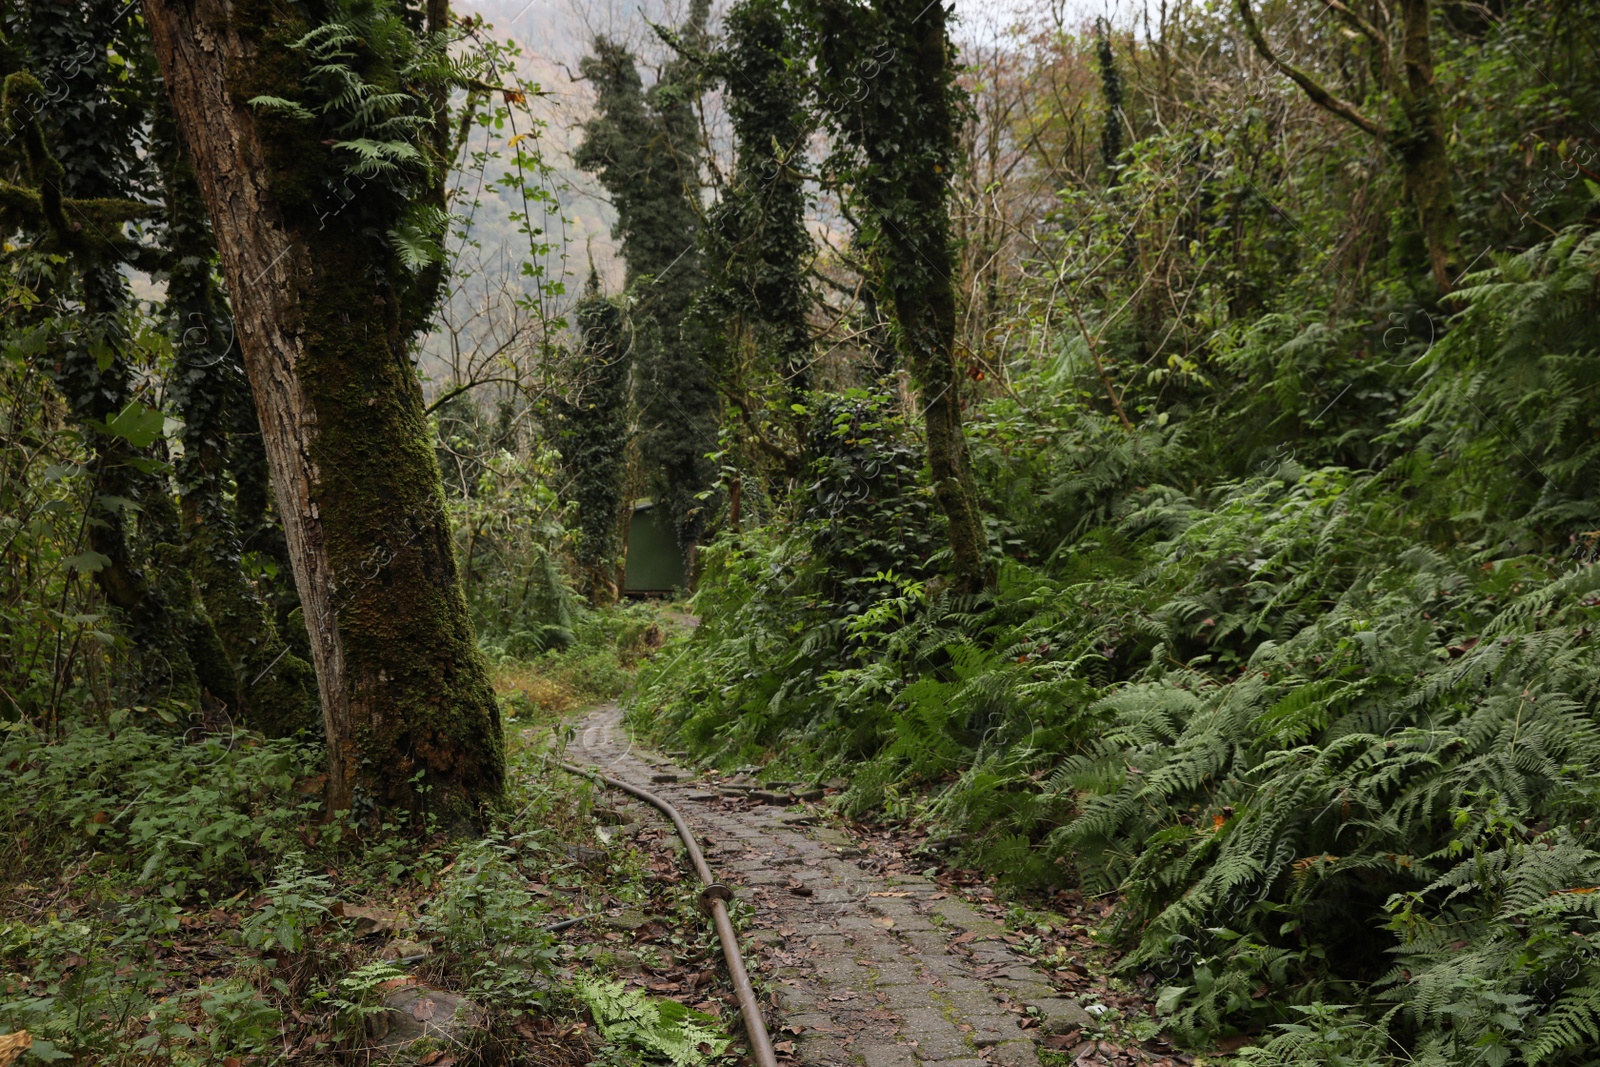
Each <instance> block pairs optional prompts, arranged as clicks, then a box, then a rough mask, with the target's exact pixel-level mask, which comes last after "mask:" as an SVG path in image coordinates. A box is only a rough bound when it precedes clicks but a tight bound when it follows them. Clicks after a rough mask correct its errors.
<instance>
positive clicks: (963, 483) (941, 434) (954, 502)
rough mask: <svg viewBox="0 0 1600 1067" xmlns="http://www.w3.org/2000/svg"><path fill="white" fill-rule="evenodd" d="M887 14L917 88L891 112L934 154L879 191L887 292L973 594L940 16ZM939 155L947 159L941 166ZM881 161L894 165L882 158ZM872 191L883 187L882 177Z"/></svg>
mask: <svg viewBox="0 0 1600 1067" xmlns="http://www.w3.org/2000/svg"><path fill="white" fill-rule="evenodd" d="M884 9H885V12H886V14H887V16H888V18H889V19H890V20H892V21H900V22H901V26H899V27H896V28H897V29H901V32H903V33H904V35H905V36H904V40H906V41H907V43H908V45H909V49H908V51H909V54H908V55H907V56H906V57H905V63H906V65H905V67H903V68H901V69H902V70H903V71H904V72H905V74H906V75H907V76H908V77H909V78H910V79H912V80H913V81H914V83H915V84H914V85H910V86H906V87H904V88H902V89H901V90H900V92H901V93H903V94H905V95H907V96H909V98H910V99H909V101H905V102H897V103H896V104H895V105H894V106H897V107H902V108H906V109H907V116H906V118H905V120H904V121H905V122H906V123H907V125H908V126H911V125H914V126H916V127H917V128H918V129H919V130H920V131H921V138H924V139H925V143H926V144H927V145H929V146H931V148H929V149H925V150H923V151H919V152H916V153H906V154H905V155H906V157H907V158H906V159H905V161H903V162H901V163H900V164H899V166H900V168H901V171H900V174H899V175H898V177H899V179H900V181H899V182H897V183H896V184H899V185H900V188H899V189H897V190H896V189H887V188H877V189H876V191H877V193H878V194H879V195H882V196H883V197H884V201H885V202H884V204H883V205H882V207H880V209H879V213H880V215H881V217H882V218H883V219H884V221H885V225H884V226H883V230H882V233H881V234H880V238H879V239H880V240H881V241H882V242H883V244H884V246H885V247H886V248H887V249H888V250H889V252H890V262H889V263H888V264H887V268H888V269H887V271H886V273H887V275H888V279H887V288H888V290H889V292H890V295H891V298H892V300H893V303H894V313H895V318H896V320H897V321H898V322H899V324H900V330H901V333H902V334H903V336H904V341H905V345H906V349H907V354H908V356H909V360H908V363H909V364H910V370H911V374H912V377H913V378H914V379H915V380H916V385H917V391H918V394H919V397H918V399H919V400H920V401H921V404H922V420H923V426H924V428H925V430H926V433H927V439H928V469H929V472H930V474H931V475H932V478H933V490H934V493H935V495H936V497H937V499H938V501H939V507H940V509H941V510H942V511H943V512H944V516H945V520H946V522H947V524H948V536H949V540H950V552H951V577H952V579H953V580H954V584H955V585H956V587H957V588H959V589H962V590H964V591H966V592H977V591H979V590H981V589H983V588H985V587H986V586H988V585H989V584H990V581H991V575H990V574H989V573H988V571H989V568H988V561H987V560H986V559H985V555H986V552H985V549H986V547H987V544H988V539H987V537H986V536H985V534H984V530H983V520H982V518H981V516H980V515H979V513H978V493H977V488H976V486H975V484H974V482H973V479H972V469H971V464H970V462H969V461H968V458H967V438H966V435H965V434H964V433H963V432H962V429H961V377H962V375H961V371H960V370H959V369H958V368H957V366H956V359H955V341H956V290H955V285H954V283H953V281H952V280H951V275H952V274H953V273H954V271H955V261H954V257H953V256H952V254H951V249H950V214H949V208H948V203H947V201H948V197H949V182H950V177H951V174H952V172H953V166H952V161H951V160H950V159H949V158H948V157H949V156H953V154H954V151H955V146H956V126H955V109H954V107H953V106H952V101H951V99H950V89H949V80H950V68H949V63H950V43H949V41H948V39H947V37H946V34H945V11H944V6H943V5H942V4H938V3H935V4H932V5H924V4H922V3H920V2H918V0H888V2H887V3H885V4H884ZM903 20H908V21H903ZM890 140H894V139H893V138H891V139H890ZM898 148H899V146H898V145H882V144H880V145H877V146H868V147H867V152H868V156H869V158H871V157H872V155H873V154H874V153H888V152H894V151H896V150H897V149H898ZM941 157H945V158H944V162H943V163H942V164H941V163H940V162H939V160H940V159H941ZM884 163H885V164H889V166H893V165H894V164H892V163H890V161H889V160H887V159H885V160H884ZM907 163H910V165H909V166H908V165H907ZM884 171H885V172H887V171H888V167H887V166H886V167H884ZM870 184H871V185H872V186H874V187H877V186H881V185H884V184H887V183H885V182H884V181H883V180H882V179H879V180H878V181H875V182H872V183H870ZM885 194H886V195H885ZM869 195H871V194H869ZM890 198H895V199H900V198H903V201H902V202H903V203H904V204H905V206H907V207H909V208H910V211H908V212H905V213H899V212H896V211H894V210H892V208H893V206H895V205H894V204H893V200H892V199H890ZM883 207H888V208H890V209H891V210H882V208H883ZM897 216H898V218H897Z"/></svg>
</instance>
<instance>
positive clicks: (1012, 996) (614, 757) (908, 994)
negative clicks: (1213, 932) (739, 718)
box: [567, 707, 1094, 1067]
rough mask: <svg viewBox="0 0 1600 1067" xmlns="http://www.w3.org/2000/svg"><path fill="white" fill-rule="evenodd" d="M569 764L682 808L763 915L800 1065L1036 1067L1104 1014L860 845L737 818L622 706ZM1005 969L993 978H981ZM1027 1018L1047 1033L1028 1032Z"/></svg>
mask: <svg viewBox="0 0 1600 1067" xmlns="http://www.w3.org/2000/svg"><path fill="white" fill-rule="evenodd" d="M567 756H568V759H570V760H571V761H572V762H573V763H576V764H579V765H588V764H594V765H598V766H599V767H600V768H601V769H602V770H603V771H604V772H605V773H607V774H610V775H612V776H614V777H617V778H621V779H623V780H624V781H628V782H632V783H634V784H636V785H641V786H644V787H645V788H647V789H651V790H653V791H655V792H657V793H658V794H659V795H660V796H662V797H663V798H664V799H666V800H668V801H670V802H671V803H672V804H674V805H675V806H676V807H677V808H678V810H679V811H681V812H682V813H683V816H684V818H685V819H687V820H688V822H689V825H690V827H691V828H692V829H693V830H694V832H695V835H696V837H697V838H698V839H699V841H700V844H701V847H702V848H703V849H704V850H705V854H706V860H707V862H709V863H710V865H711V869H712V873H713V874H715V875H716V876H717V877H718V878H721V879H722V880H723V881H724V882H726V883H727V884H728V885H730V886H733V887H735V893H736V895H737V896H738V897H739V899H741V900H744V901H746V902H748V903H749V904H750V905H751V906H752V907H753V909H754V911H755V921H754V923H753V924H752V925H751V927H750V929H749V930H748V931H747V936H748V937H749V938H750V939H751V940H754V941H759V942H761V943H763V944H764V945H770V946H773V948H772V950H771V951H767V952H765V953H763V954H762V958H761V959H759V960H758V959H754V958H747V959H746V964H747V965H748V966H749V967H750V969H751V972H752V977H754V978H755V980H756V983H757V985H758V987H761V986H763V985H764V987H765V988H766V989H767V990H769V991H770V992H771V993H772V994H774V996H775V999H776V1002H777V1006H778V1010H777V1011H775V1012H772V1011H769V1017H768V1020H767V1025H768V1027H769V1029H770V1030H771V1032H772V1038H773V1040H774V1041H775V1042H782V1041H786V1040H792V1041H793V1042H794V1062H796V1063H800V1064H807V1065H816V1067H914V1065H916V1064H918V1063H921V1062H926V1061H933V1062H936V1063H938V1064H940V1067H1038V1063H1039V1057H1038V1052H1037V1049H1036V1045H1035V1039H1042V1037H1043V1035H1045V1034H1048V1033H1066V1032H1070V1031H1072V1030H1076V1029H1083V1030H1091V1029H1093V1027H1094V1019H1093V1017H1092V1016H1090V1015H1089V1014H1088V1013H1087V1012H1085V1011H1084V1010H1083V1009H1082V1008H1081V1007H1079V1005H1078V1003H1077V1002H1076V1001H1073V1000H1069V999H1067V998H1065V997H1062V996H1060V995H1058V994H1057V993H1056V992H1055V991H1054V990H1053V989H1052V988H1051V987H1050V985H1049V984H1048V983H1047V982H1046V981H1045V980H1044V979H1043V977H1042V976H1040V975H1039V974H1038V972H1036V971H1035V970H1033V969H1032V968H1031V967H1029V966H1028V965H1027V962H1026V960H1025V959H1024V958H1023V957H1020V956H1018V955H1016V954H1014V953H1013V952H1012V951H1011V949H1010V948H1009V947H1008V946H1007V945H1006V944H1004V943H1003V942H1002V941H1001V940H1000V937H1001V935H1003V934H1004V933H1005V929H1004V928H1003V927H1002V926H1001V925H1000V924H999V923H996V922H994V921H993V920H991V919H988V918H986V917H985V916H984V915H982V914H981V913H980V912H978V911H976V910H975V909H974V908H972V907H971V906H970V905H969V904H967V903H966V902H965V901H962V900H959V899H956V898H954V897H951V896H949V895H948V894H946V893H943V892H941V891H940V887H939V886H938V885H936V884H935V883H934V882H933V881H931V880H930V879H927V878H923V877H920V876H917V875H890V876H878V875H875V874H872V873H869V872H868V871H865V870H863V869H862V868H861V867H860V866H859V865H857V864H856V863H853V862H851V861H852V859H853V858H854V857H856V856H859V855H861V852H860V850H859V849H857V848H856V847H854V846H853V845H852V843H851V842H850V841H849V839H848V838H846V837H845V836H844V835H843V834H841V833H839V832H838V831H835V830H829V829H825V828H819V827H816V826H814V825H807V823H809V822H812V821H813V820H812V819H811V818H810V817H808V816H806V815H805V814H803V813H796V812H792V811H786V810H785V809H784V808H783V807H781V806H777V805H772V806H764V807H758V808H753V809H752V810H747V811H727V810H723V809H722V808H721V806H720V805H719V804H717V803H716V802H715V801H716V795H715V794H712V793H708V791H707V787H706V785H705V784H704V783H692V782H688V781H687V778H688V777H689V776H688V774H687V773H686V772H684V771H683V770H682V769H681V768H678V767H676V766H674V765H673V764H672V763H671V761H670V760H668V759H666V758H665V757H663V756H660V755H659V754H657V753H654V752H649V751H647V750H645V749H642V748H641V747H639V746H637V745H635V744H633V743H632V742H631V740H630V739H629V737H628V734H627V731H626V729H625V727H624V726H623V722H622V713H621V711H620V710H619V709H617V708H615V707H608V708H602V709H600V710H598V711H595V712H593V713H591V714H590V715H589V716H588V717H587V718H586V719H584V720H583V721H582V723H581V724H580V725H579V728H578V732H577V736H576V738H575V740H574V741H573V742H572V743H571V745H569V747H568V749H567ZM754 955H755V954H754V953H752V956H754ZM996 966H999V967H1000V971H999V973H998V974H996V975H995V976H994V977H986V978H980V977H978V976H977V974H976V971H977V969H979V968H982V969H983V971H984V972H985V973H986V974H993V973H994V972H995V968H996ZM1028 1009H1033V1011H1032V1012H1028ZM1025 1014H1033V1015H1036V1016H1042V1017H1043V1018H1042V1025H1040V1026H1032V1027H1029V1028H1027V1029H1024V1028H1023V1027H1022V1026H1020V1025H1019V1023H1020V1021H1021V1020H1022V1019H1024V1018H1025ZM1090 1047H1091V1048H1092V1047H1093V1046H1092V1043H1091V1044H1090Z"/></svg>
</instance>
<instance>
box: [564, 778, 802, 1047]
mask: <svg viewBox="0 0 1600 1067" xmlns="http://www.w3.org/2000/svg"><path fill="white" fill-rule="evenodd" d="M561 768H562V769H563V770H566V771H570V772H572V773H573V774H579V775H582V776H584V777H585V778H598V779H600V781H602V782H604V783H605V784H606V785H608V786H610V787H611V788H613V789H620V790H622V791H623V792H624V793H627V794H629V795H630V796H635V797H638V798H639V799H640V800H642V801H644V802H645V803H646V804H649V805H651V806H653V807H654V808H656V809H657V810H658V811H660V812H661V813H662V814H663V815H665V816H666V817H667V818H669V819H671V820H672V825H673V826H676V827H677V828H678V836H679V837H680V838H682V839H683V847H684V849H685V850H686V851H687V852H688V853H689V861H690V862H691V863H693V864H694V872H695V874H697V875H699V876H700V881H701V883H702V885H703V886H704V888H703V889H701V890H700V908H701V910H702V911H706V912H709V913H710V915H711V920H712V922H713V923H714V924H715V925H716V928H717V939H718V940H719V941H721V942H722V958H723V959H724V960H725V961H726V962H727V964H728V976H729V977H730V978H732V979H733V992H734V995H735V996H737V997H738V998H739V1012H740V1014H741V1015H743V1016H744V1031H745V1034H746V1035H747V1036H748V1037H749V1038H750V1050H751V1052H753V1053H754V1054H755V1059H756V1063H757V1065H758V1067H778V1057H777V1054H776V1053H775V1052H773V1050H772V1038H770V1037H768V1036H767V1022H766V1020H765V1019H764V1018H762V1015H761V1004H760V1003H759V1002H758V1001H757V1000H756V990H755V987H754V986H753V985H751V984H750V975H749V973H748V972H747V971H746V970H745V969H744V957H743V956H741V955H740V954H739V938H738V935H736V934H735V933H734V932H733V920H732V919H730V918H728V908H727V901H729V900H731V899H732V898H733V891H732V890H730V889H729V888H728V887H727V886H725V885H723V884H722V883H721V882H719V881H717V880H716V879H715V878H713V877H712V876H711V868H710V867H709V866H707V865H706V858H705V856H704V854H702V853H701V851H700V845H699V844H698V843H697V842H696V841H695V839H694V834H693V833H692V832H691V831H690V830H689V824H688V823H686V822H684V820H683V816H682V815H680V814H679V813H678V809H677V808H675V807H673V806H672V805H671V804H669V803H667V802H666V801H665V800H662V799H661V798H660V797H658V796H656V795H655V794H654V793H652V792H650V791H649V790H647V789H640V788H639V787H638V786H636V785H631V784H629V783H627V782H624V781H623V780H622V779H620V778H612V777H611V776H610V775H605V774H601V773H600V772H599V771H598V770H595V769H593V768H584V767H579V766H577V765H576V764H572V763H563V764H561Z"/></svg>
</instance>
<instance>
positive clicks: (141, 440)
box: [105, 400, 166, 449]
mask: <svg viewBox="0 0 1600 1067" xmlns="http://www.w3.org/2000/svg"><path fill="white" fill-rule="evenodd" d="M165 421H166V416H165V415H163V414H162V413H161V412H159V411H157V410H156V409H155V408H152V407H147V406H145V405H144V404H141V403H139V402H138V401H137V400H135V401H132V402H131V403H129V404H128V406H127V407H125V408H123V409H122V410H121V411H119V412H118V413H117V414H116V415H114V416H112V417H111V418H110V419H108V420H107V421H106V425H105V430H106V433H108V434H110V435H111V436H112V437H120V438H122V439H123V440H124V441H126V442H128V443H129V444H130V445H132V446H133V447H134V448H139V449H143V448H149V447H150V446H151V445H152V444H153V443H154V442H155V439H156V438H157V437H160V436H161V427H162V425H163V423H165Z"/></svg>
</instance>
